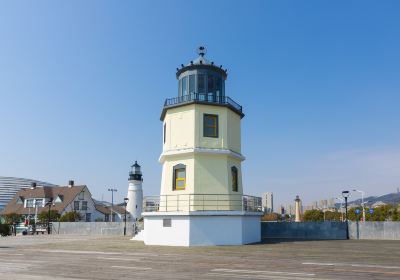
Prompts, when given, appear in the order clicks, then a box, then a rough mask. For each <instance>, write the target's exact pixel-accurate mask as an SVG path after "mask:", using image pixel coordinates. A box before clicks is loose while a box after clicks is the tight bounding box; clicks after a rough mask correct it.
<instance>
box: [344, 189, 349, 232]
mask: <svg viewBox="0 0 400 280" xmlns="http://www.w3.org/2000/svg"><path fill="white" fill-rule="evenodd" d="M342 196H343V198H344V207H345V208H346V239H349V220H348V219H347V198H348V197H349V196H350V192H349V191H342Z"/></svg>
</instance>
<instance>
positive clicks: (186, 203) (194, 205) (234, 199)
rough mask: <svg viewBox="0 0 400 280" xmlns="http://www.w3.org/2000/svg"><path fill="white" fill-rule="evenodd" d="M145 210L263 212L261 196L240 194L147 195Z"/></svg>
mask: <svg viewBox="0 0 400 280" xmlns="http://www.w3.org/2000/svg"><path fill="white" fill-rule="evenodd" d="M145 201H146V203H145V204H144V205H145V206H144V210H145V212H180V211H186V212H188V211H246V212H261V198H260V197H255V196H250V195H239V194H237V195H236V194H179V195H160V196H147V197H145Z"/></svg>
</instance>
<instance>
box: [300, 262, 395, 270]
mask: <svg viewBox="0 0 400 280" xmlns="http://www.w3.org/2000/svg"><path fill="white" fill-rule="evenodd" d="M302 264H304V265H319V266H352V267H365V268H387V269H400V266H387V265H375V264H351V263H349V264H347V263H317V262H305V263H302Z"/></svg>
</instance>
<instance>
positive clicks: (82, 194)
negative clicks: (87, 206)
mask: <svg viewBox="0 0 400 280" xmlns="http://www.w3.org/2000/svg"><path fill="white" fill-rule="evenodd" d="M78 198H79V199H80V200H83V199H84V198H85V192H80V193H79V196H78Z"/></svg>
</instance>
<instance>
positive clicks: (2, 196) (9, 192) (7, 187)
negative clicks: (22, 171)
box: [0, 176, 55, 212]
mask: <svg viewBox="0 0 400 280" xmlns="http://www.w3.org/2000/svg"><path fill="white" fill-rule="evenodd" d="M32 183H36V185H38V186H43V187H55V185H53V184H49V183H46V182H41V181H38V180H33V179H24V178H16V177H2V176H0V212H1V211H2V210H3V209H4V207H6V205H7V204H8V203H9V202H10V201H11V200H12V199H13V197H14V195H15V194H16V193H17V192H18V191H19V190H21V189H24V188H30V187H31V185H32Z"/></svg>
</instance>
